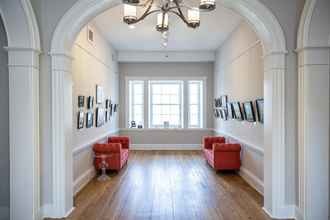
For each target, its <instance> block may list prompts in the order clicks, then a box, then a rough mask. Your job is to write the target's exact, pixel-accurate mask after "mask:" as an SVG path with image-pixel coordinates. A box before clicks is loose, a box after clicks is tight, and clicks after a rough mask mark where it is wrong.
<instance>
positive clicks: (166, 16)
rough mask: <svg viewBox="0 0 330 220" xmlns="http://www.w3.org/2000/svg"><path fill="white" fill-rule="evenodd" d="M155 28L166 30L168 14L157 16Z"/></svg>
mask: <svg viewBox="0 0 330 220" xmlns="http://www.w3.org/2000/svg"><path fill="white" fill-rule="evenodd" d="M163 17H164V24H163ZM157 26H158V27H163V28H167V27H168V14H167V13H165V14H164V16H163V13H159V14H158V15H157Z"/></svg>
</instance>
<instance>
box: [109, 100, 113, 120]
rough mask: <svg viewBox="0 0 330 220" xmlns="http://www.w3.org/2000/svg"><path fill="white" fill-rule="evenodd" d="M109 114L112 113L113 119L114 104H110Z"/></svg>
mask: <svg viewBox="0 0 330 220" xmlns="http://www.w3.org/2000/svg"><path fill="white" fill-rule="evenodd" d="M109 112H110V117H111V116H112V114H113V104H112V103H110V106H109Z"/></svg>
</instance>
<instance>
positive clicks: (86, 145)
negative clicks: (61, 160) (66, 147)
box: [72, 129, 119, 156]
mask: <svg viewBox="0 0 330 220" xmlns="http://www.w3.org/2000/svg"><path fill="white" fill-rule="evenodd" d="M117 133H119V129H116V130H112V131H110V132H108V133H105V134H101V135H99V136H98V137H96V138H94V139H92V140H90V141H88V142H87V143H84V144H82V145H80V146H77V147H74V148H73V150H72V155H73V156H77V155H78V154H79V153H81V152H82V151H85V150H86V149H88V148H90V147H91V146H92V145H93V144H95V143H96V142H98V141H101V140H102V139H105V138H107V137H108V136H110V135H113V134H117Z"/></svg>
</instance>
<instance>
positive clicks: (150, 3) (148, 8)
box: [132, 0, 160, 24]
mask: <svg viewBox="0 0 330 220" xmlns="http://www.w3.org/2000/svg"><path fill="white" fill-rule="evenodd" d="M153 2H154V0H150V1H149V2H148V3H147V4H148V7H147V9H146V10H145V11H144V13H143V14H142V15H141V16H140V17H139V18H138V19H136V20H135V21H134V22H132V24H136V23H138V22H140V21H142V20H143V19H144V18H145V17H147V16H148V15H150V14H153V13H155V12H159V11H160V9H156V10H152V11H150V9H151V7H152V4H153Z"/></svg>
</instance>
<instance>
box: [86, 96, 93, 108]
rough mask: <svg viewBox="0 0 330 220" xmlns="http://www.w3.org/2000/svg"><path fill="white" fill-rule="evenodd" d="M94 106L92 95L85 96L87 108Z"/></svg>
mask: <svg viewBox="0 0 330 220" xmlns="http://www.w3.org/2000/svg"><path fill="white" fill-rule="evenodd" d="M93 107H94V97H93V96H88V98H87V109H92V108H93Z"/></svg>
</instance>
